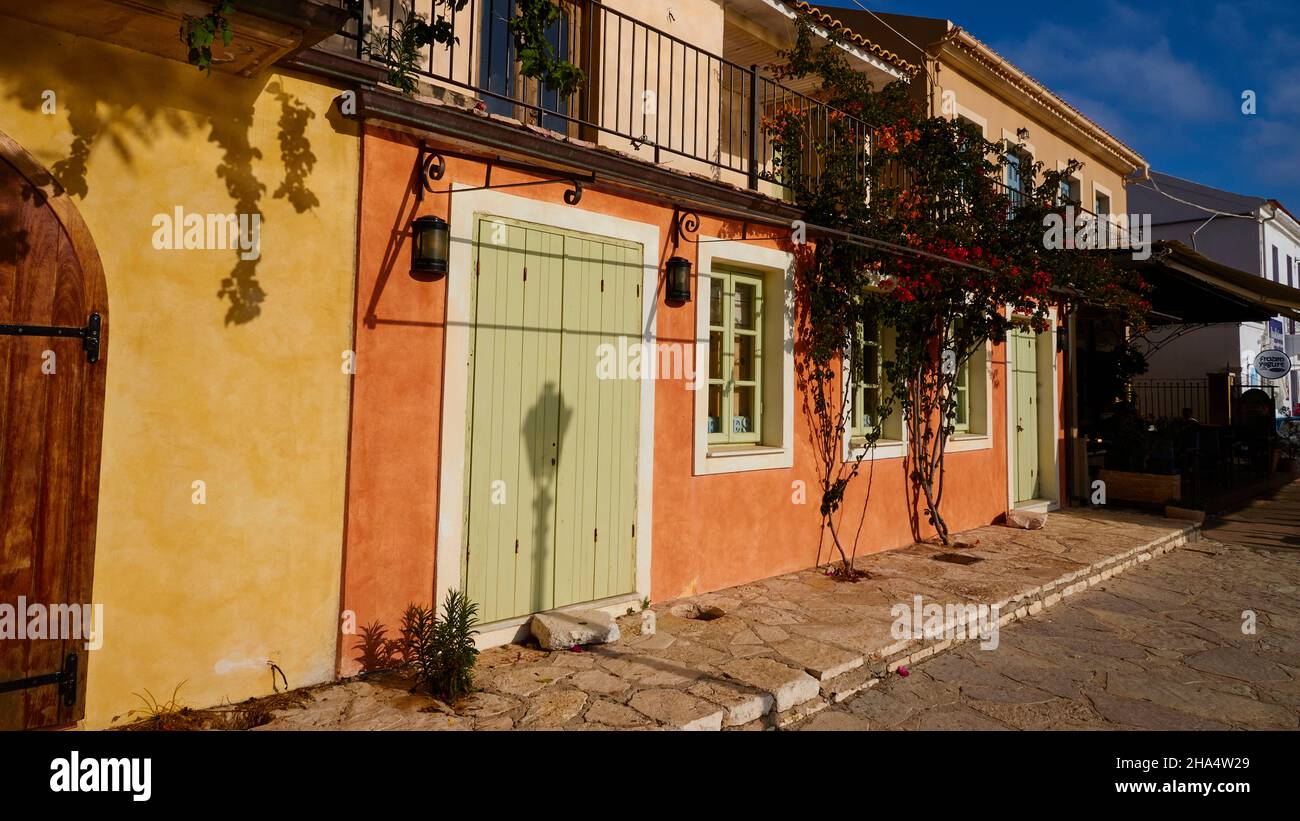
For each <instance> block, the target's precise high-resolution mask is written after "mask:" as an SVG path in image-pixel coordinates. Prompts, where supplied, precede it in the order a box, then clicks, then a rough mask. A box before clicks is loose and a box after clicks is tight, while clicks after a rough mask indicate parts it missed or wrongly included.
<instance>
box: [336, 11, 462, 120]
mask: <svg viewBox="0 0 1300 821" xmlns="http://www.w3.org/2000/svg"><path fill="white" fill-rule="evenodd" d="M466 2H468V0H434V3H433V7H434V9H435V10H436V9H437V7H438V6H445V7H447V9H448V10H450V11H451V12H452V15H453V16H452V17H450V18H449V17H448V16H446V15H445V13H443V12H436V11H435V14H434V19H433V21H432V22H430V21H429V20H427V19H425V16H424V15H423V14H418V13H417V12H416V11H415V9H414V8H411V9H409V10H408V11H407V12H406V17H404V18H401V19H398V20H394V21H393V22H392V24H391V25H389V26H388V27H387V28H385V29H380V30H378V31H375V30H370V31H368V32H367V33H366V34H365V37H364V38H363V39H362V46H361V52H362V54H363V55H364V56H365V57H367V58H369V59H371V60H374V61H375V62H377V63H383V64H384V65H385V66H387V68H388V78H387V79H388V83H389V84H390V85H393V86H396V87H397V88H398V89H399V90H401V92H402V93H403V94H405V95H406V96H408V97H409V96H411V95H413V94H415V92H416V91H418V90H419V82H418V81H417V80H416V73H417V72H418V70H419V66H420V62H421V53H422V52H423V50H424V49H425V48H426V47H428V46H431V45H433V44H434V43H438V44H441V45H444V46H445V45H449V44H451V43H459V42H460V38H458V37H457V36H456V32H455V29H454V27H453V23H452V21H453V20H454V19H455V18H454V15H455V13H456V12H458V11H460V10H461V9H463V8H464V7H465V4H466Z"/></svg>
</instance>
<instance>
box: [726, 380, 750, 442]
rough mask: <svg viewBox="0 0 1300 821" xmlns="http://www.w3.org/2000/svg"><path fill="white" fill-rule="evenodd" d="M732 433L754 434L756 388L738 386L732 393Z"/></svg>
mask: <svg viewBox="0 0 1300 821" xmlns="http://www.w3.org/2000/svg"><path fill="white" fill-rule="evenodd" d="M731 401H732V408H733V411H732V415H731V432H732V433H733V434H738V433H754V432H755V430H754V388H753V387H752V386H737V387H735V388H733V389H732V391H731Z"/></svg>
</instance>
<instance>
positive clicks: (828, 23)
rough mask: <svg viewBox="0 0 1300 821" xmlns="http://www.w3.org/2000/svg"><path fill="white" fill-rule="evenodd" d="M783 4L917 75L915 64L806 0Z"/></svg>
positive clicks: (791, 0)
mask: <svg viewBox="0 0 1300 821" xmlns="http://www.w3.org/2000/svg"><path fill="white" fill-rule="evenodd" d="M783 2H784V3H785V4H786V5H787V6H790V7H791V8H793V9H795V10H796V11H800V12H804V13H806V14H808V15H810V16H811V17H812V18H813V19H814V20H816V21H817V22H818V24H819V25H821V26H823V27H824V28H825V29H826V30H827V31H834V32H839V33H841V34H843V35H844V37H845V39H847V40H848V41H849V42H850V43H853V44H854V45H856V46H858V47H860V48H863V49H866V50H867V51H868V52H870V53H872V54H875V55H876V56H877V57H879V58H880V59H882V60H884V61H886V62H888V63H892V64H893V65H895V66H897V67H898V68H901V69H903V70H904V71H906V72H908V73H909V74H915V73H916V71H917V69H918V68H920V66H918V65H915V64H914V63H910V62H908V61H907V60H904V59H903V58H902V57H900V56H899V55H898V54H895V53H894V52H892V51H890V50H889V49H887V48H884V47H882V46H880V45H878V44H877V43H873V42H871V41H870V40H868V39H867V38H866V37H863V36H862V35H861V34H858V33H857V32H855V31H853V30H852V29H850V28H849V27H848V26H846V25H844V24H843V23H841V22H840V21H839V20H837V19H835V18H834V17H832V16H831V15H829V14H827V13H826V12H825V11H823V10H821V9H819V8H817V7H815V6H812V5H809V4H808V3H806V2H804V0H783Z"/></svg>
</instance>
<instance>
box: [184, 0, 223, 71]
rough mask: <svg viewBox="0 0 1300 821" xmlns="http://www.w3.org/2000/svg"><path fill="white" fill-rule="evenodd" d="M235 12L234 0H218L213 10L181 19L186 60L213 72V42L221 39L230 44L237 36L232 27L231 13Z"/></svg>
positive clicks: (200, 69)
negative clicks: (199, 15) (200, 15)
mask: <svg viewBox="0 0 1300 821" xmlns="http://www.w3.org/2000/svg"><path fill="white" fill-rule="evenodd" d="M234 13H235V4H234V3H233V2H232V0H218V2H217V3H215V4H214V5H213V6H212V11H210V12H208V13H207V14H205V15H203V16H202V17H195V16H193V15H191V14H187V15H185V17H184V19H182V20H181V33H180V37H181V42H182V43H184V44H185V48H186V50H187V51H186V60H188V61H189V64H190V65H192V66H198V68H199V71H202V72H205V73H207V74H211V73H212V44H213V43H215V42H216V41H217V38H220V39H221V44H222V45H224V46H229V45H230V42H231V41H232V40H233V39H234V38H235V31H234V29H232V28H231V27H230V15H232V14H234Z"/></svg>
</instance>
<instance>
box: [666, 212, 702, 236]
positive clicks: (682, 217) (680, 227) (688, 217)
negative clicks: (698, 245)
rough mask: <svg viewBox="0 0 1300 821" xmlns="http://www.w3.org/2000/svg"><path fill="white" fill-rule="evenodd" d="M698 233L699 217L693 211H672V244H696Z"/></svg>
mask: <svg viewBox="0 0 1300 821" xmlns="http://www.w3.org/2000/svg"><path fill="white" fill-rule="evenodd" d="M699 231H700V215H699V214H697V213H695V212H694V211H684V210H682V209H681V208H674V209H673V244H674V245H680V244H681V243H683V242H698V241H699Z"/></svg>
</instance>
